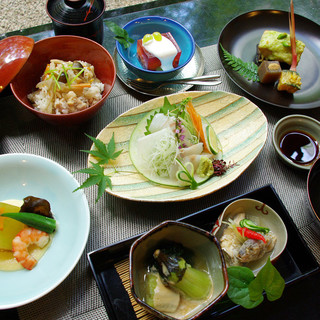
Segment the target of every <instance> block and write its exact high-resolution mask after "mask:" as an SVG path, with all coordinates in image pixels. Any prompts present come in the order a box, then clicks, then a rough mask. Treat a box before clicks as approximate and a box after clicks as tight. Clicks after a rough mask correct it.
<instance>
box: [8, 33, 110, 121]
mask: <svg viewBox="0 0 320 320" xmlns="http://www.w3.org/2000/svg"><path fill="white" fill-rule="evenodd" d="M115 79H116V70H115V65H114V61H113V59H112V56H111V55H110V53H109V52H108V51H107V50H106V49H105V48H104V47H103V46H101V45H100V44H98V43H96V42H95V41H92V40H90V39H87V38H83V37H78V36H67V35H66V36H55V37H50V38H46V39H43V40H39V41H37V42H36V43H35V44H34V48H33V50H32V53H31V54H30V57H29V59H28V60H27V62H26V63H25V65H24V66H23V68H22V69H21V71H20V72H19V73H18V75H17V76H16V77H15V78H14V80H13V81H12V82H11V84H10V86H11V90H12V92H13V94H14V96H15V97H16V99H17V100H18V101H19V102H20V103H21V104H22V105H23V106H24V107H26V108H27V109H28V110H30V111H31V112H32V113H34V114H35V115H36V116H38V117H39V118H41V119H43V120H45V121H47V122H49V123H51V124H55V125H78V124H80V123H83V122H85V121H87V120H89V119H90V118H92V117H93V116H94V115H95V114H96V113H97V112H98V111H99V109H100V108H101V107H102V106H103V105H104V103H105V101H106V99H107V97H108V95H109V94H110V92H111V90H112V88H113V86H114V82H115Z"/></svg>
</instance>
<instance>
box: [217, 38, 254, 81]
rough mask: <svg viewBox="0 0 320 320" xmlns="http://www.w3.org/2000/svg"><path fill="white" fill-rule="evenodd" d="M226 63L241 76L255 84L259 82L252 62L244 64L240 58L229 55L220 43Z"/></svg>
mask: <svg viewBox="0 0 320 320" xmlns="http://www.w3.org/2000/svg"><path fill="white" fill-rule="evenodd" d="M220 47H221V50H222V52H223V56H224V59H225V61H226V63H227V64H228V65H229V66H230V67H231V68H232V69H233V70H234V71H236V72H238V73H239V74H240V75H241V76H243V77H245V78H247V79H248V80H252V81H255V82H258V81H259V76H258V66H257V65H256V64H255V63H254V62H244V61H242V60H241V59H240V58H238V57H236V56H234V55H233V54H231V53H229V52H228V51H227V50H226V49H225V48H223V46H222V45H221V43H220Z"/></svg>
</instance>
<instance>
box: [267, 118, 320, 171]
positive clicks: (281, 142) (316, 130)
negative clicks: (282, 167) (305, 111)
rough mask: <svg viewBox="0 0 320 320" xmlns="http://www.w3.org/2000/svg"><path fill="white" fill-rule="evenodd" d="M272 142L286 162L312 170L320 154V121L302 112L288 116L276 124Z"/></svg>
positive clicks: (297, 167) (292, 165)
mask: <svg viewBox="0 0 320 320" xmlns="http://www.w3.org/2000/svg"><path fill="white" fill-rule="evenodd" d="M272 142H273V146H274V148H275V150H276V152H277V154H278V156H279V157H280V159H281V160H283V161H284V163H286V164H287V165H289V166H291V167H293V168H295V169H302V170H310V168H311V167H312V165H313V164H314V163H315V161H316V160H317V159H318V158H319V156H320V150H319V142H320V122H319V121H317V120H315V119H314V118H311V117H308V116H305V115H301V114H293V115H289V116H286V117H284V118H282V119H280V120H279V121H278V122H277V123H276V125H275V126H274V129H273V137H272Z"/></svg>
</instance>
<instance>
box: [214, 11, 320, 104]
mask: <svg viewBox="0 0 320 320" xmlns="http://www.w3.org/2000/svg"><path fill="white" fill-rule="evenodd" d="M295 23H296V39H298V40H301V41H302V42H304V43H305V45H306V47H305V49H304V52H303V54H302V56H301V60H300V62H299V64H298V67H297V72H298V73H299V74H300V76H301V79H302V86H301V90H299V91H297V92H296V93H295V94H293V95H292V94H289V93H286V92H283V91H278V90H277V89H275V88H274V86H273V85H267V84H261V83H259V82H252V81H249V80H247V79H246V78H244V77H242V76H241V75H239V74H238V73H237V72H235V71H234V70H233V69H232V68H231V67H230V66H228V65H227V64H226V63H225V62H224V57H223V52H222V50H221V48H220V45H219V57H220V60H221V62H222V65H223V67H224V69H225V71H226V73H227V74H228V75H229V77H230V79H231V80H232V81H233V82H234V83H235V84H236V85H237V86H239V87H240V88H241V89H242V90H244V91H245V92H247V93H248V94H250V95H251V96H253V97H255V98H257V99H259V100H261V101H264V102H266V103H269V104H272V105H275V106H278V107H284V108H290V109H312V108H317V107H320V90H319V87H320V26H319V25H318V24H316V23H315V22H313V21H311V20H309V19H307V18H305V17H302V16H300V15H297V14H295ZM265 30H275V31H280V32H286V33H289V18H288V12H285V11H278V10H257V11H251V12H248V13H245V14H242V15H240V16H238V17H236V18H234V19H233V20H231V21H230V22H229V23H228V24H227V25H226V26H225V27H224V29H223V30H222V32H221V34H220V38H219V44H221V45H222V46H223V47H224V48H225V49H226V50H227V51H228V52H230V53H231V54H233V55H234V56H236V57H238V58H240V59H241V60H242V61H245V62H254V61H255V55H256V48H257V44H258V43H259V41H260V38H261V36H262V34H263V32H264V31H265Z"/></svg>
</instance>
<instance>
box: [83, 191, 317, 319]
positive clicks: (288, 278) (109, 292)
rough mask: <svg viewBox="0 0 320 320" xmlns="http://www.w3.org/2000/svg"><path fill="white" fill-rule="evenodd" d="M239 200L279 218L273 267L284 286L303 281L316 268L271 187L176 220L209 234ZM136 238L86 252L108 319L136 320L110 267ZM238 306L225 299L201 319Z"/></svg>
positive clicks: (115, 272) (120, 284)
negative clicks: (280, 245) (281, 226)
mask: <svg viewBox="0 0 320 320" xmlns="http://www.w3.org/2000/svg"><path fill="white" fill-rule="evenodd" d="M240 198H252V199H256V200H259V201H261V202H264V203H266V204H267V205H269V206H270V207H271V208H272V209H274V210H275V211H276V212H277V213H278V214H279V215H280V217H281V218H282V220H283V222H284V223H285V225H286V228H287V231H288V242H287V246H286V248H285V250H284V251H283V253H282V254H281V256H280V257H279V259H278V260H277V261H276V262H275V266H276V268H277V269H278V271H279V272H280V273H281V275H282V276H283V278H284V279H285V282H286V284H287V285H288V284H290V283H293V282H295V281H297V280H300V279H303V278H305V277H307V276H309V275H311V274H312V273H314V272H316V271H318V270H319V269H320V267H319V265H318V263H317V261H316V259H315V258H314V256H313V255H312V253H311V251H310V249H309V248H308V246H307V245H306V243H305V241H304V240H303V239H302V237H301V235H300V233H299V231H298V229H297V227H296V226H295V224H294V222H293V220H292V219H291V217H290V215H289V213H288V211H287V210H286V208H285V207H284V205H283V203H282V201H281V200H280V198H279V196H278V195H277V193H276V192H275V190H274V189H273V187H272V186H271V185H267V186H264V187H262V188H260V189H256V190H254V191H252V192H249V193H246V194H243V195H241V196H239V197H236V198H233V199H230V200H228V201H225V202H222V203H220V204H218V205H215V206H212V207H210V208H207V209H204V210H202V211H199V212H196V213H194V214H191V215H188V216H186V217H184V218H181V219H179V221H183V222H186V223H189V224H192V225H194V226H198V227H200V228H202V229H205V230H208V231H211V229H212V227H213V225H214V222H215V221H216V219H217V218H218V216H219V215H220V214H221V212H222V211H223V209H224V208H225V207H226V206H227V205H228V204H229V203H230V202H232V201H234V200H237V199H240ZM138 237H139V236H136V237H134V238H130V239H127V240H124V241H121V242H118V243H116V244H113V245H110V246H107V247H104V248H101V249H98V250H96V251H93V252H90V253H88V260H89V264H90V267H91V269H92V271H93V275H94V278H95V280H96V282H97V285H98V288H99V291H100V294H101V297H102V299H103V302H104V305H105V307H106V310H107V312H108V316H109V318H110V320H136V319H137V317H136V315H135V313H134V311H133V308H132V305H131V303H130V300H129V296H128V294H127V291H126V290H125V288H124V286H123V285H122V282H121V280H120V278H119V275H118V273H117V271H116V269H115V267H114V264H115V263H117V262H119V261H122V260H124V259H126V258H128V256H129V250H130V246H131V244H132V243H133V241H134V240H136V239H137V238H138ZM237 307H239V306H238V305H235V304H233V303H232V302H231V301H230V300H229V299H228V298H224V299H223V300H222V303H218V304H217V305H216V306H215V307H214V308H212V309H211V310H210V311H208V314H207V315H206V317H205V319H207V320H209V319H215V318H216V317H218V316H221V315H222V314H225V313H227V312H230V311H232V310H234V309H235V308H237Z"/></svg>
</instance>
